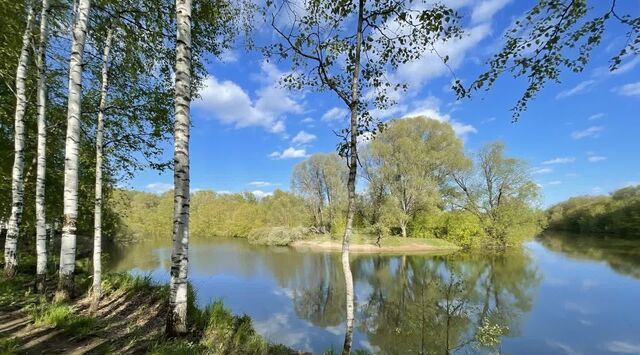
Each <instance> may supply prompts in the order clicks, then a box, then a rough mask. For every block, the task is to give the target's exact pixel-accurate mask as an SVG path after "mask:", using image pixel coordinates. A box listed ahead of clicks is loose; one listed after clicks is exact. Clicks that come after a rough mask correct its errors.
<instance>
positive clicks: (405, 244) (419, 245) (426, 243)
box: [289, 236, 460, 253]
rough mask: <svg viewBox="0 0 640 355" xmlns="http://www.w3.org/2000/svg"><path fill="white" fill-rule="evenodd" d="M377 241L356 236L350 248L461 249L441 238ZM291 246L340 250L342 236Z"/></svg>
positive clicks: (385, 250)
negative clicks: (377, 242)
mask: <svg viewBox="0 0 640 355" xmlns="http://www.w3.org/2000/svg"><path fill="white" fill-rule="evenodd" d="M376 241H377V238H368V237H366V236H354V238H353V239H352V240H351V242H350V245H349V250H350V251H351V252H353V253H445V252H452V251H456V250H459V249H460V248H459V247H458V246H456V245H454V244H452V243H449V242H447V241H444V240H441V239H424V238H399V237H385V238H382V239H381V240H380V242H379V244H376ZM289 246H290V247H292V248H295V249H301V250H323V251H340V250H342V238H340V239H338V238H332V237H329V236H327V237H316V238H311V239H304V240H296V241H294V242H292V243H290V244H289Z"/></svg>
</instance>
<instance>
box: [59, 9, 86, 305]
mask: <svg viewBox="0 0 640 355" xmlns="http://www.w3.org/2000/svg"><path fill="white" fill-rule="evenodd" d="M90 6H91V1H90V0H80V1H79V3H78V9H77V13H76V16H77V18H76V20H75V24H74V26H73V41H72V44H71V58H70V60H69V90H68V91H69V92H68V96H69V98H68V104H67V137H66V143H65V164H64V197H63V200H64V215H63V222H62V241H61V245H60V278H59V282H58V292H57V294H56V298H57V299H58V300H64V299H68V298H69V297H70V296H71V295H72V293H73V289H74V272H75V263H76V227H77V226H76V224H77V218H78V160H79V141H80V114H81V99H82V97H81V96H82V57H83V52H84V44H85V38H86V35H87V21H88V17H89V8H90Z"/></svg>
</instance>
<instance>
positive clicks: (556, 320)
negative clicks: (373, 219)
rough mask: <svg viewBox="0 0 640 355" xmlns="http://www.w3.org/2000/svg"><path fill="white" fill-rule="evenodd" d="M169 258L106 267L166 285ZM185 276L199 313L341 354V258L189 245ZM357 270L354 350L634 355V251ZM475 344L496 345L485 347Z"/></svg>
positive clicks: (637, 259)
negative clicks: (227, 312) (241, 320)
mask: <svg viewBox="0 0 640 355" xmlns="http://www.w3.org/2000/svg"><path fill="white" fill-rule="evenodd" d="M170 253H171V251H170V246H169V243H168V242H160V241H148V242H144V243H141V244H138V245H135V246H131V247H128V248H127V249H126V250H125V251H124V252H123V254H122V255H121V257H120V258H119V260H118V261H117V262H116V263H115V265H114V266H113V267H114V268H115V269H117V270H128V271H130V272H132V273H134V274H150V275H151V276H152V277H153V278H154V279H155V280H157V281H160V282H166V281H168V272H169V259H170ZM189 268H190V270H189V272H190V279H191V282H192V283H193V284H194V285H195V286H196V288H197V294H198V296H197V297H198V303H199V304H200V305H202V306H204V305H206V304H207V303H209V302H211V300H214V299H218V298H222V299H223V300H224V303H225V304H226V306H227V307H229V308H231V309H232V310H233V312H235V313H237V314H242V313H246V314H248V315H250V316H251V317H252V318H253V320H254V325H255V327H256V329H257V330H258V332H259V333H260V334H262V335H263V336H265V337H266V338H268V339H270V340H272V341H275V342H280V343H284V344H286V345H289V346H291V347H293V348H295V349H300V350H306V351H312V352H314V353H321V352H323V351H325V350H327V349H329V348H331V347H333V348H334V349H339V348H341V345H342V340H343V338H342V337H343V331H344V316H343V302H344V285H343V276H342V268H341V266H340V260H339V254H336V253H323V252H299V251H293V250H290V249H288V248H267V247H257V246H251V245H249V244H247V243H246V242H244V241H243V240H214V241H198V240H195V241H192V245H191V250H190V265H189ZM352 270H353V273H354V280H355V289H356V306H357V307H356V310H357V311H356V324H355V331H354V347H355V348H362V349H366V350H369V351H372V352H375V353H382V354H419V353H427V354H436V353H437V354H443V353H446V350H447V349H449V350H450V351H451V352H454V353H461V354H466V353H495V352H501V353H504V354H569V355H573V354H615V353H617V354H640V243H638V242H629V241H624V240H616V239H608V240H599V239H586V238H585V239H581V242H580V243H575V242H569V239H568V238H566V237H562V236H559V235H556V236H548V237H546V238H544V239H542V240H540V241H536V242H530V243H528V244H526V247H525V248H524V250H523V251H522V252H511V253H508V254H506V255H501V256H488V255H481V254H453V255H444V256H443V255H440V256H434V255H427V256H425V255H356V256H354V257H353V259H352ZM483 324H484V325H485V326H482V325H483ZM500 334H502V335H501V336H500ZM491 335H493V337H492V336H491ZM479 338H485V339H486V338H488V339H489V341H488V343H491V341H490V340H491V338H495V339H496V340H497V342H496V344H495V345H494V346H493V347H487V346H483V345H481V344H480V343H479V342H478V339H479Z"/></svg>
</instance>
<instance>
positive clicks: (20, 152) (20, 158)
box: [4, 1, 34, 277]
mask: <svg viewBox="0 0 640 355" xmlns="http://www.w3.org/2000/svg"><path fill="white" fill-rule="evenodd" d="M33 22H34V8H33V5H32V4H31V2H30V1H29V2H27V25H26V26H25V29H24V33H23V35H22V49H21V51H20V57H19V59H18V68H17V69H16V84H15V95H16V111H15V133H14V156H13V171H12V176H11V201H12V204H11V216H10V217H9V226H8V229H7V236H6V239H5V244H4V274H5V276H7V277H13V276H14V275H15V273H16V267H17V266H18V259H17V249H18V236H19V234H20V224H21V223H22V209H23V204H24V181H23V172H24V143H25V132H24V131H25V122H24V115H25V111H26V106H27V97H26V95H25V90H26V78H27V64H28V60H29V44H30V40H31V31H32V27H33Z"/></svg>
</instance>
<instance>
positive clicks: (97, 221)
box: [91, 27, 113, 312]
mask: <svg viewBox="0 0 640 355" xmlns="http://www.w3.org/2000/svg"><path fill="white" fill-rule="evenodd" d="M112 35H113V27H109V29H108V30H107V38H106V39H105V43H104V52H103V54H102V84H101V87H100V107H99V110H98V124H97V128H96V188H95V190H96V196H95V206H94V207H95V208H94V221H93V223H94V224H93V287H92V294H91V295H92V301H91V311H92V312H95V311H96V310H97V309H98V306H99V304H100V298H101V297H102V287H101V284H102V165H103V163H102V160H103V151H102V150H103V145H104V143H103V137H104V111H105V108H106V106H107V88H108V85H109V84H108V83H109V51H110V50H111V41H112Z"/></svg>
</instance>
